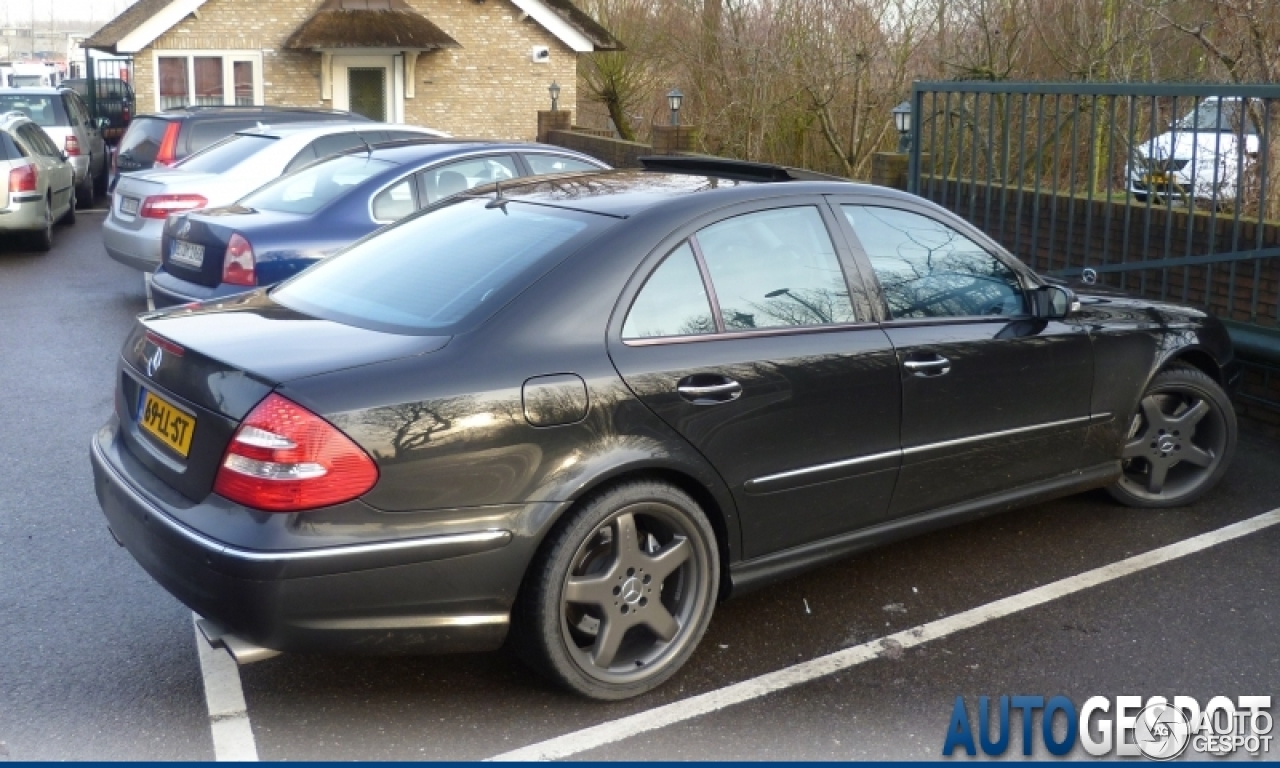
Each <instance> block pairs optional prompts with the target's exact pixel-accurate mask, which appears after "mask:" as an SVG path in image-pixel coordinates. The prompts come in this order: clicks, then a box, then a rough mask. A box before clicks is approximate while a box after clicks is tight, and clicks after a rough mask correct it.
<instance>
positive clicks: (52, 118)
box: [0, 75, 67, 128]
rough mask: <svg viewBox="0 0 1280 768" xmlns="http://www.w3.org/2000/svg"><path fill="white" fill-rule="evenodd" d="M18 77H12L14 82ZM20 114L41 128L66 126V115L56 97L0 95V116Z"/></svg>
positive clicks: (20, 94)
mask: <svg viewBox="0 0 1280 768" xmlns="http://www.w3.org/2000/svg"><path fill="white" fill-rule="evenodd" d="M17 79H18V75H14V80H17ZM15 110H16V111H18V112H21V113H22V114H24V115H26V116H27V117H29V118H31V122H33V123H35V124H36V125H38V126H40V127H42V128H48V127H52V126H55V125H66V124H67V113H66V110H65V109H64V108H63V106H62V99H60V98H58V97H57V96H37V95H35V94H30V95H28V94H25V93H0V115H2V114H4V113H5V112H13V111H15Z"/></svg>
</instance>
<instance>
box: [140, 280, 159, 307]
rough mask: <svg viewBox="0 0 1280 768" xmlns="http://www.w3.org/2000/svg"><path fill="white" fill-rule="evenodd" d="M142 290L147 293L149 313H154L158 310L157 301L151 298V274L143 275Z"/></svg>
mask: <svg viewBox="0 0 1280 768" xmlns="http://www.w3.org/2000/svg"><path fill="white" fill-rule="evenodd" d="M142 288H143V290H145V291H146V292H147V311H148V312H154V311H155V309H156V300H155V299H154V298H153V297H152V296H151V273H150V272H143V273H142Z"/></svg>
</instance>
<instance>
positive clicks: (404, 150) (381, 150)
mask: <svg viewBox="0 0 1280 768" xmlns="http://www.w3.org/2000/svg"><path fill="white" fill-rule="evenodd" d="M364 151H365V150H364V149H363V148H360V147H357V148H355V149H348V150H346V151H345V152H344V154H358V153H361V152H364ZM477 151H485V152H530V151H546V152H556V153H557V154H564V155H571V156H575V157H576V156H579V155H580V154H581V153H578V152H574V151H573V150H571V149H564V148H563V147H555V146H551V145H549V144H535V143H532V142H518V141H498V140H492V139H459V138H443V137H441V138H434V137H424V138H423V139H403V140H399V141H389V142H385V143H382V144H375V145H374V146H373V157H375V158H377V159H379V160H386V161H387V162H391V163H396V164H397V165H403V164H405V163H416V162H419V161H421V160H424V159H430V158H432V157H451V156H453V155H460V154H465V153H469V152H477Z"/></svg>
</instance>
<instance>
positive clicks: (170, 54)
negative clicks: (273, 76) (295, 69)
mask: <svg viewBox="0 0 1280 768" xmlns="http://www.w3.org/2000/svg"><path fill="white" fill-rule="evenodd" d="M206 57H208V58H213V57H217V58H221V59H222V103H223V104H224V105H226V106H235V103H236V88H235V75H234V72H235V70H234V67H233V64H234V63H235V62H237V61H247V62H249V63H251V64H253V105H254V106H255V107H261V106H263V104H264V102H263V87H262V83H263V79H262V77H263V76H262V51H250V50H221V49H219V50H213V49H182V50H163V51H162V50H155V49H153V50H152V52H151V73H152V75H151V79H152V84H153V85H154V88H153V90H152V92H153V93H154V95H155V97H154V98H155V102H154V104H153V105H152V107H153V111H155V112H160V111H162V110H161V107H160V59H162V58H164V59H186V60H187V98H188V100H190V99H192V98H194V97H195V92H196V64H195V59H200V58H206ZM187 103H188V104H190V103H191V102H190V101H188V102H187Z"/></svg>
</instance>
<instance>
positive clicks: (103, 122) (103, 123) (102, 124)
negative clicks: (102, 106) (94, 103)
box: [94, 117, 111, 131]
mask: <svg viewBox="0 0 1280 768" xmlns="http://www.w3.org/2000/svg"><path fill="white" fill-rule="evenodd" d="M94 124H95V125H97V126H98V130H100V131H101V130H103V129H104V128H106V127H107V126H108V125H111V119H110V118H107V117H100V118H98V119H97V120H95V121H94Z"/></svg>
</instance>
